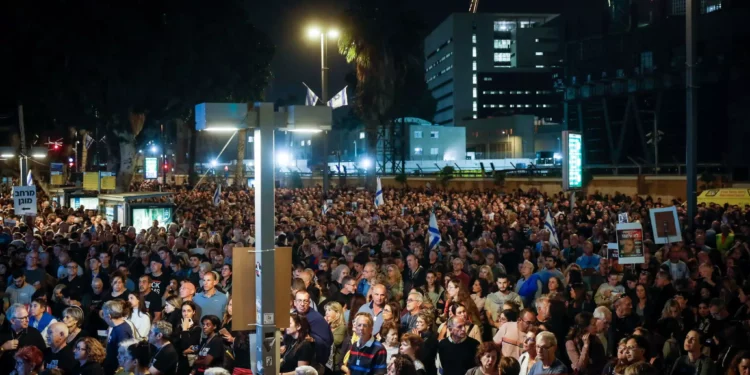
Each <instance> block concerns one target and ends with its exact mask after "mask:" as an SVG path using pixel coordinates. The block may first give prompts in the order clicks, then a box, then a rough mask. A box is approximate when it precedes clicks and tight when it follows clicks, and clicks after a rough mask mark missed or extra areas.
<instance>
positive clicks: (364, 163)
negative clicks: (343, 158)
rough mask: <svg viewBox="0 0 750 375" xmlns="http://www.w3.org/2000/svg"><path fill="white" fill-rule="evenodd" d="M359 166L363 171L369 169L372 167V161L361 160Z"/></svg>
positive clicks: (368, 159) (367, 159)
mask: <svg viewBox="0 0 750 375" xmlns="http://www.w3.org/2000/svg"><path fill="white" fill-rule="evenodd" d="M359 164H360V165H361V166H362V168H363V169H370V167H372V159H370V158H362V161H360V162H359Z"/></svg>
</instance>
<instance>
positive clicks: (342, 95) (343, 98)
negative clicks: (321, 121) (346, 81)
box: [328, 86, 349, 109]
mask: <svg viewBox="0 0 750 375" xmlns="http://www.w3.org/2000/svg"><path fill="white" fill-rule="evenodd" d="M346 87H348V86H346ZM346 87H344V89H343V90H341V91H339V92H338V94H336V95H334V96H333V98H331V100H329V101H328V106H329V107H331V108H333V109H336V108H338V107H343V106H345V105H349V97H348V96H347V95H346Z"/></svg>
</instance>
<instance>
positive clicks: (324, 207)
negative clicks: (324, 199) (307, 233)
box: [323, 203, 328, 216]
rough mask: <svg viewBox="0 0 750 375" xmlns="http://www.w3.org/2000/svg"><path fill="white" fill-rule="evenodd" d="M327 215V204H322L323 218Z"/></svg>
mask: <svg viewBox="0 0 750 375" xmlns="http://www.w3.org/2000/svg"><path fill="white" fill-rule="evenodd" d="M327 213H328V204H326V203H323V216H326V214H327Z"/></svg>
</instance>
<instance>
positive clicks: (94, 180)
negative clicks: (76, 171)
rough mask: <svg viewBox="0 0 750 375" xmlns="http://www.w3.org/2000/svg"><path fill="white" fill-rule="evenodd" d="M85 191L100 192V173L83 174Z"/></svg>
mask: <svg viewBox="0 0 750 375" xmlns="http://www.w3.org/2000/svg"><path fill="white" fill-rule="evenodd" d="M83 190H96V191H98V190H99V172H84V173H83Z"/></svg>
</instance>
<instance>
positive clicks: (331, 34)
mask: <svg viewBox="0 0 750 375" xmlns="http://www.w3.org/2000/svg"><path fill="white" fill-rule="evenodd" d="M328 37H329V38H331V39H338V37H339V31H338V30H337V29H330V30H328Z"/></svg>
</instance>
